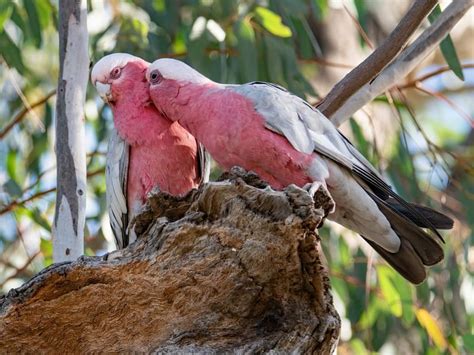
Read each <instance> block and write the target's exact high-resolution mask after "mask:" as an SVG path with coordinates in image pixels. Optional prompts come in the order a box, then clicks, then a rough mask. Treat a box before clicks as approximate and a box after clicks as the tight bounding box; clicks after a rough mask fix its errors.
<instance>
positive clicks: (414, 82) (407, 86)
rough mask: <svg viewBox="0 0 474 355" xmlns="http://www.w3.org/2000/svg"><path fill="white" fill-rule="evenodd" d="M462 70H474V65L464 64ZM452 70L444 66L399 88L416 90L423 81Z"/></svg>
mask: <svg viewBox="0 0 474 355" xmlns="http://www.w3.org/2000/svg"><path fill="white" fill-rule="evenodd" d="M461 68H463V69H470V68H474V63H466V64H462V65H461ZM450 70H451V68H450V67H449V65H444V66H442V67H440V68H438V69H435V70H433V71H430V72H429V73H426V74H423V75H421V76H419V77H417V78H415V79H413V80H411V81H408V82H407V83H405V84H403V85H398V88H399V89H408V88H414V87H415V86H416V85H418V83H421V82H422V81H425V80H428V79H430V78H432V77H434V76H437V75H440V74H443V73H445V72H447V71H450Z"/></svg>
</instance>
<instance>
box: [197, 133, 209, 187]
mask: <svg viewBox="0 0 474 355" xmlns="http://www.w3.org/2000/svg"><path fill="white" fill-rule="evenodd" d="M196 142H197V141H196ZM197 145H198V151H197V155H198V156H197V161H198V169H199V184H204V183H206V182H208V181H209V175H210V174H211V157H210V156H209V153H208V152H207V150H206V149H205V148H204V146H203V145H202V144H201V143H199V142H197Z"/></svg>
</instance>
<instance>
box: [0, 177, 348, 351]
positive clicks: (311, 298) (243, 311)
mask: <svg viewBox="0 0 474 355" xmlns="http://www.w3.org/2000/svg"><path fill="white" fill-rule="evenodd" d="M227 177H228V178H229V180H227V181H223V182H213V183H208V184H205V185H203V186H202V187H201V188H200V189H199V190H198V191H192V192H191V193H190V194H188V195H187V196H185V197H184V198H176V197H171V196H169V195H166V194H157V195H155V196H153V197H152V198H150V200H149V205H148V207H147V209H146V210H145V211H144V212H143V213H141V214H140V215H138V216H137V218H136V220H135V222H136V230H137V233H138V236H139V237H138V240H137V242H135V243H133V244H132V245H130V246H129V247H128V248H126V249H123V250H119V251H115V252H113V253H111V254H108V255H106V256H105V257H83V258H81V259H79V260H77V261H75V262H68V263H60V264H55V265H52V266H51V267H49V268H47V269H45V270H44V271H42V272H41V273H40V274H38V275H37V276H35V277H34V278H33V279H32V280H30V281H29V282H28V283H26V284H25V285H23V286H22V287H20V288H18V289H15V290H12V291H10V292H9V293H8V295H7V296H6V297H4V298H3V299H0V349H2V350H3V351H4V352H6V353H8V352H39V353H51V352H53V353H65V352H66V353H77V352H80V353H86V352H119V353H123V352H127V353H128V352H146V353H149V352H159V353H163V352H164V353H170V352H171V353H206V354H209V353H211V354H212V353H223V352H230V353H240V354H242V353H252V354H253V353H265V352H268V351H271V350H273V351H275V352H276V353H285V354H288V353H298V354H300V353H316V354H329V353H331V352H333V350H334V349H335V346H336V343H337V339H338V336H339V329H340V319H339V316H338V315H337V313H336V311H335V308H334V305H333V301H332V296H331V294H330V286H329V279H328V276H327V272H326V270H325V268H324V266H323V265H322V263H321V259H320V255H319V254H318V248H317V245H318V243H319V238H318V235H317V234H316V228H317V227H318V226H320V225H321V224H322V222H323V220H324V217H325V215H326V214H327V212H328V211H329V210H330V209H331V208H332V205H333V202H332V200H331V198H330V197H329V195H328V194H327V192H326V191H324V190H322V189H320V190H318V191H317V192H316V193H315V195H314V197H313V198H312V196H310V195H309V194H308V192H306V191H305V190H303V189H300V188H298V187H296V186H294V185H292V186H289V187H288V188H286V189H285V190H284V191H280V192H276V191H272V190H271V189H268V188H267V189H264V188H263V187H264V186H265V184H264V183H262V182H261V181H260V180H259V179H258V178H257V177H256V176H255V175H251V174H245V173H244V172H242V171H240V170H233V173H231V174H230V175H228V176H227Z"/></svg>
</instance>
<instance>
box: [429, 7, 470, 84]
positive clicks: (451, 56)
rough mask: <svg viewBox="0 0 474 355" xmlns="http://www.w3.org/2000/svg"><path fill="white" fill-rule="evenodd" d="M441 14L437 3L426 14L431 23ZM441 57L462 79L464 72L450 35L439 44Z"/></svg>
mask: <svg viewBox="0 0 474 355" xmlns="http://www.w3.org/2000/svg"><path fill="white" fill-rule="evenodd" d="M439 15H441V7H440V6H439V4H438V5H436V6H435V8H434V9H433V11H432V12H431V14H429V15H428V19H429V20H430V22H431V23H433V22H434V21H435V20H436V19H437V18H438V16H439ZM439 47H440V49H441V53H443V57H444V59H445V60H446V63H448V65H449V67H450V68H451V70H452V71H453V73H454V74H456V76H457V77H458V78H459V79H461V80H463V81H464V73H463V72H462V66H461V63H460V61H459V58H458V54H457V53H456V48H455V47H454V43H453V40H452V39H451V36H450V35H447V36H446V38H445V39H443V41H442V42H441V43H440V45H439Z"/></svg>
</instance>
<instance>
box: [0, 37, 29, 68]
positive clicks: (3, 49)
mask: <svg viewBox="0 0 474 355" xmlns="http://www.w3.org/2000/svg"><path fill="white" fill-rule="evenodd" d="M0 53H1V56H2V57H3V59H4V60H5V62H7V64H8V65H9V66H10V67H12V68H15V69H17V70H18V71H19V72H21V73H23V74H24V72H25V71H26V68H25V65H24V64H23V59H22V57H21V51H20V50H19V49H18V47H17V46H16V44H15V42H13V41H12V39H11V38H10V36H9V35H8V34H7V33H6V32H5V31H3V32H1V33H0Z"/></svg>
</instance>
